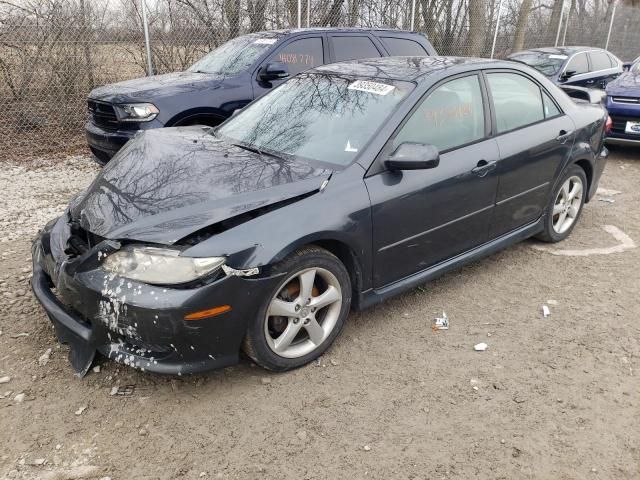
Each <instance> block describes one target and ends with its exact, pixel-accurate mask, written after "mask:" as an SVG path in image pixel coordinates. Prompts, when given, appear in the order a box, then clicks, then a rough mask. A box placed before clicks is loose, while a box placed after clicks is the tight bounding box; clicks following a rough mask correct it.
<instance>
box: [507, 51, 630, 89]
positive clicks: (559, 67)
mask: <svg viewBox="0 0 640 480" xmlns="http://www.w3.org/2000/svg"><path fill="white" fill-rule="evenodd" d="M508 59H509V60H513V61H516V62H520V63H525V64H527V65H529V66H531V67H533V68H535V69H536V70H538V71H539V72H541V73H542V74H543V75H545V76H546V77H547V78H548V79H550V80H551V81H552V82H554V83H557V84H559V85H573V86H577V87H588V88H602V89H603V88H605V87H606V86H607V84H608V83H609V82H610V81H612V80H614V79H615V78H616V77H618V75H620V74H621V73H622V71H623V68H622V61H621V60H620V59H619V58H618V57H616V56H615V55H613V54H612V53H611V52H607V51H606V50H603V49H601V48H593V47H547V48H534V49H531V50H524V51H522V52H516V53H512V54H511V55H509V56H508Z"/></svg>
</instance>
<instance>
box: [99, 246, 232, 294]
mask: <svg viewBox="0 0 640 480" xmlns="http://www.w3.org/2000/svg"><path fill="white" fill-rule="evenodd" d="M224 262H225V259H224V257H206V258H193V257H181V256H180V250H176V249H171V248H157V247H143V246H126V247H124V248H123V249H122V250H118V251H117V252H114V253H112V254H111V255H109V256H108V257H107V258H105V259H104V261H103V262H102V268H103V269H104V270H106V271H107V272H110V273H115V274H116V275H120V276H121V277H126V278H130V279H132V280H137V281H139V282H144V283H151V284H156V285H172V284H178V283H186V282H191V281H193V280H196V279H198V278H200V277H203V276H205V275H207V274H209V273H212V272H215V271H216V270H218V269H219V268H220V267H221V266H222V265H224Z"/></svg>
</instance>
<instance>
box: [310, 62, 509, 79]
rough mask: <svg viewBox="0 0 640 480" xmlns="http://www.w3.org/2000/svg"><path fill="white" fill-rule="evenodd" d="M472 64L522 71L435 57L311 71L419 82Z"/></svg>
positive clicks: (347, 64)
mask: <svg viewBox="0 0 640 480" xmlns="http://www.w3.org/2000/svg"><path fill="white" fill-rule="evenodd" d="M469 65H474V66H475V67H476V68H478V69H480V68H484V67H492V68H500V67H505V68H520V66H519V65H518V64H516V63H514V62H506V61H504V60H490V59H486V58H468V57H435V56H434V57H380V58H365V59H361V60H350V61H346V62H338V63H332V64H329V65H323V66H321V67H316V68H314V69H312V70H310V71H311V72H322V73H335V74H339V75H348V76H355V77H373V78H384V79H388V80H404V81H410V82H419V81H420V80H421V79H423V78H425V77H426V76H428V75H430V74H432V73H435V72H443V71H447V70H448V71H463V70H468V68H464V67H465V66H469Z"/></svg>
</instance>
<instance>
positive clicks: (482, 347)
mask: <svg viewBox="0 0 640 480" xmlns="http://www.w3.org/2000/svg"><path fill="white" fill-rule="evenodd" d="M487 348H489V345H487V344H486V343H484V342H481V343H478V344H476V345H474V346H473V349H474V350H475V351H476V352H484V351H485V350H486V349H487Z"/></svg>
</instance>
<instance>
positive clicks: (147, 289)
mask: <svg viewBox="0 0 640 480" xmlns="http://www.w3.org/2000/svg"><path fill="white" fill-rule="evenodd" d="M121 248H122V245H121V244H120V243H119V242H116V241H113V240H108V239H104V238H100V237H98V236H95V235H92V234H91V233H89V232H86V231H85V230H83V229H82V228H81V227H80V226H79V225H78V224H77V223H75V222H73V221H72V220H71V218H70V215H69V213H68V212H67V213H65V215H63V216H62V217H60V218H59V219H57V221H55V222H51V223H50V224H48V225H47V227H46V228H45V229H44V230H43V232H41V234H40V235H39V237H38V238H37V239H36V241H35V242H34V244H33V251H32V253H33V280H32V287H33V291H34V294H35V296H36V297H37V299H38V300H39V302H40V303H41V304H42V306H43V307H44V309H45V310H46V312H47V314H48V316H49V318H50V319H51V322H52V323H53V325H54V327H55V330H56V334H57V336H58V339H59V340H60V342H62V343H65V344H68V345H69V347H70V352H69V360H70V362H71V364H72V366H73V368H74V369H75V370H76V372H77V374H78V376H83V375H85V374H86V372H87V371H88V369H89V368H90V366H91V364H92V362H93V359H94V356H95V354H96V352H99V353H101V354H102V355H104V356H106V357H108V358H110V359H113V360H116V361H118V362H120V363H123V364H126V365H130V366H132V367H135V368H138V369H141V370H147V371H152V372H158V373H167V374H177V375H181V374H187V373H195V372H200V371H204V370H210V369H215V368H221V367H224V366H228V365H231V364H234V363H237V361H238V355H239V350H240V344H241V342H242V339H243V337H244V333H245V331H246V326H247V321H248V319H250V318H253V316H254V315H256V310H257V308H258V305H259V304H260V301H259V300H260V299H261V298H264V292H265V291H266V290H269V289H271V288H273V287H274V285H275V282H277V281H278V279H277V278H269V277H262V276H260V275H258V274H259V271H256V270H255V269H249V270H236V269H234V268H232V267H231V266H227V265H225V266H224V268H220V269H218V270H216V271H215V272H214V273H212V274H210V275H208V276H207V277H206V278H203V279H201V281H198V282H193V283H190V284H184V285H151V284H147V283H142V282H138V281H135V280H132V279H127V278H124V277H122V276H119V275H116V274H114V273H112V272H109V271H107V270H105V269H104V268H103V265H102V263H103V260H104V258H106V257H108V256H109V255H111V254H113V253H114V252H117V251H119V250H120V249H121ZM252 300H255V301H252ZM218 307H224V308H219V309H218ZM203 312H204V313H203ZM207 312H213V313H211V314H209V313H207Z"/></svg>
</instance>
